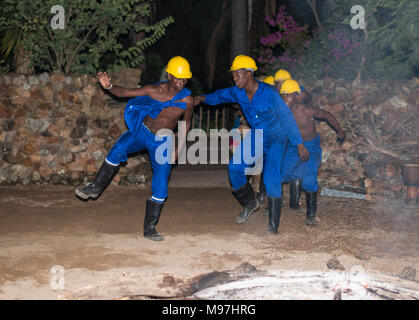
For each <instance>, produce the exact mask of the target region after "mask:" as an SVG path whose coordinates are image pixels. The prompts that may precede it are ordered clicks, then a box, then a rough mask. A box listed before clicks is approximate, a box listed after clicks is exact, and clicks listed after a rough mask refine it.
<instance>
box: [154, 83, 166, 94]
mask: <svg viewBox="0 0 419 320" xmlns="http://www.w3.org/2000/svg"><path fill="white" fill-rule="evenodd" d="M168 89H169V86H168V84H167V82H160V83H155V84H150V90H151V91H152V92H153V93H163V92H165V91H167V90H168Z"/></svg>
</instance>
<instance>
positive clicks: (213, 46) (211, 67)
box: [206, 0, 229, 91]
mask: <svg viewBox="0 0 419 320" xmlns="http://www.w3.org/2000/svg"><path fill="white" fill-rule="evenodd" d="M226 7H227V0H223V3H222V10H221V16H220V20H218V23H217V25H216V26H215V28H214V30H213V31H212V34H211V38H210V41H209V43H208V48H207V58H206V60H207V66H208V77H207V81H208V88H209V90H210V91H212V83H213V81H214V73H215V65H216V61H217V58H216V56H217V41H218V38H219V36H220V35H221V32H222V30H223V26H224V24H225V21H226V20H227V17H228V13H229V12H228V10H227V9H226Z"/></svg>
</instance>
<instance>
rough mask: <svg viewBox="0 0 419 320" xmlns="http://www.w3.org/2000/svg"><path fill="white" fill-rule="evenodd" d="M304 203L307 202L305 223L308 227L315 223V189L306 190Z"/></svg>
mask: <svg viewBox="0 0 419 320" xmlns="http://www.w3.org/2000/svg"><path fill="white" fill-rule="evenodd" d="M306 203H307V220H306V224H307V225H308V226H310V227H314V226H316V225H317V223H316V212H317V191H316V192H306Z"/></svg>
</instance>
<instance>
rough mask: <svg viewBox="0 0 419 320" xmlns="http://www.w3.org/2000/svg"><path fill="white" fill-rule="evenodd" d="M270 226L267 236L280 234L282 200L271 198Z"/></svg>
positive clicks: (266, 232) (269, 199)
mask: <svg viewBox="0 0 419 320" xmlns="http://www.w3.org/2000/svg"><path fill="white" fill-rule="evenodd" d="M268 201H269V224H268V229H267V230H266V231H265V234H269V235H275V234H278V226H279V220H280V218H281V208H282V198H269V197H268Z"/></svg>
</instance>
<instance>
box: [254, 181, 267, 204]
mask: <svg viewBox="0 0 419 320" xmlns="http://www.w3.org/2000/svg"><path fill="white" fill-rule="evenodd" d="M256 198H257V200H258V201H259V205H260V206H261V205H263V204H264V203H265V200H266V188H265V184H264V183H263V176H262V177H260V184H259V192H258V194H257V196H256Z"/></svg>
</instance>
